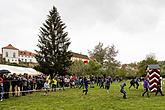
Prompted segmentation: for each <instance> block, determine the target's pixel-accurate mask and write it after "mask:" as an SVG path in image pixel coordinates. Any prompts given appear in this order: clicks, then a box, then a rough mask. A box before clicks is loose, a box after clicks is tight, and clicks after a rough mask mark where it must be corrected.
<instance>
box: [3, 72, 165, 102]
mask: <svg viewBox="0 0 165 110" xmlns="http://www.w3.org/2000/svg"><path fill="white" fill-rule="evenodd" d="M118 79H119V78H118ZM118 79H116V81H119V82H120V81H121V78H120V79H119V80H118ZM113 81H114V79H112V78H111V77H110V76H107V77H105V76H101V77H100V76H98V77H96V76H89V77H76V75H75V74H73V75H71V76H69V75H66V76H60V75H55V76H54V77H53V78H50V75H38V76H31V75H28V74H24V75H16V74H15V73H14V74H12V75H6V74H1V75H0V100H1V101H2V100H3V99H8V98H9V96H11V95H9V94H12V96H16V97H18V96H25V95H26V94H31V93H32V92H33V91H43V90H44V91H45V92H44V95H48V93H49V91H54V92H56V90H57V88H58V89H59V90H65V88H67V87H70V88H79V89H81V88H83V93H84V94H85V95H87V93H88V85H89V87H90V88H94V84H96V85H97V86H99V88H104V89H106V91H107V94H109V89H110V85H111V83H112V82H113ZM148 85H149V84H148V80H147V79H144V90H145V91H144V93H143V94H142V96H144V94H145V93H147V96H149V92H148V90H149V89H148ZM125 86H126V83H125V82H123V83H122V84H121V86H120V92H121V93H122V94H123V98H124V99H126V91H125V90H124V87H125ZM132 86H133V87H134V88H136V89H138V87H139V79H138V78H133V79H132V80H131V81H130V86H129V89H130V88H131V87H132ZM158 92H160V94H161V95H162V96H164V94H163V93H162V89H161V83H158V86H157V92H156V95H157V94H158Z"/></svg>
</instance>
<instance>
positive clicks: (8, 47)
mask: <svg viewBox="0 0 165 110" xmlns="http://www.w3.org/2000/svg"><path fill="white" fill-rule="evenodd" d="M2 49H13V50H19V49H17V48H15V47H13V46H12V45H11V44H9V45H8V46H6V47H2Z"/></svg>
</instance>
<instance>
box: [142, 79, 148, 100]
mask: <svg viewBox="0 0 165 110" xmlns="http://www.w3.org/2000/svg"><path fill="white" fill-rule="evenodd" d="M148 88H149V84H148V80H147V77H145V79H144V90H145V91H144V92H143V94H142V96H144V94H145V93H147V96H148V97H149V92H148Z"/></svg>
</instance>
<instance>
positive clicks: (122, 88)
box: [120, 82, 126, 99]
mask: <svg viewBox="0 0 165 110" xmlns="http://www.w3.org/2000/svg"><path fill="white" fill-rule="evenodd" d="M125 86H126V83H125V82H123V83H122V85H121V86H120V92H121V93H123V98H124V99H126V91H125V90H124V87H125Z"/></svg>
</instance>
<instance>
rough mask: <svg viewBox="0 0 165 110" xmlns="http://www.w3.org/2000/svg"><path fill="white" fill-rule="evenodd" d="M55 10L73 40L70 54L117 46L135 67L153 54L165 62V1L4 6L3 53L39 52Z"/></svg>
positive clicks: (67, 0) (30, 1)
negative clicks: (7, 50)
mask: <svg viewBox="0 0 165 110" xmlns="http://www.w3.org/2000/svg"><path fill="white" fill-rule="evenodd" d="M53 5H54V6H56V8H57V10H58V12H59V13H60V16H61V19H62V21H63V22H64V23H65V24H66V26H67V28H66V31H67V32H68V33H69V35H68V37H70V38H71V42H72V43H71V45H70V50H72V51H74V52H77V53H80V52H81V53H82V54H88V50H92V49H93V48H94V46H96V45H97V44H98V43H99V42H102V43H104V46H108V45H110V46H111V45H112V44H114V45H115V47H116V49H117V50H118V51H119V53H118V56H117V57H116V58H117V60H119V61H121V62H122V63H130V62H135V61H140V60H143V59H145V57H146V55H147V54H150V53H154V54H155V55H156V58H157V60H165V49H164V47H165V46H164V42H165V0H0V48H2V47H4V46H7V45H8V44H9V43H10V44H12V45H13V46H15V47H16V48H19V49H20V50H29V51H32V52H34V50H35V49H37V47H36V45H37V43H38V34H39V27H40V26H42V23H44V21H45V20H46V16H47V15H48V11H49V10H51V9H52V7H53Z"/></svg>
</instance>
